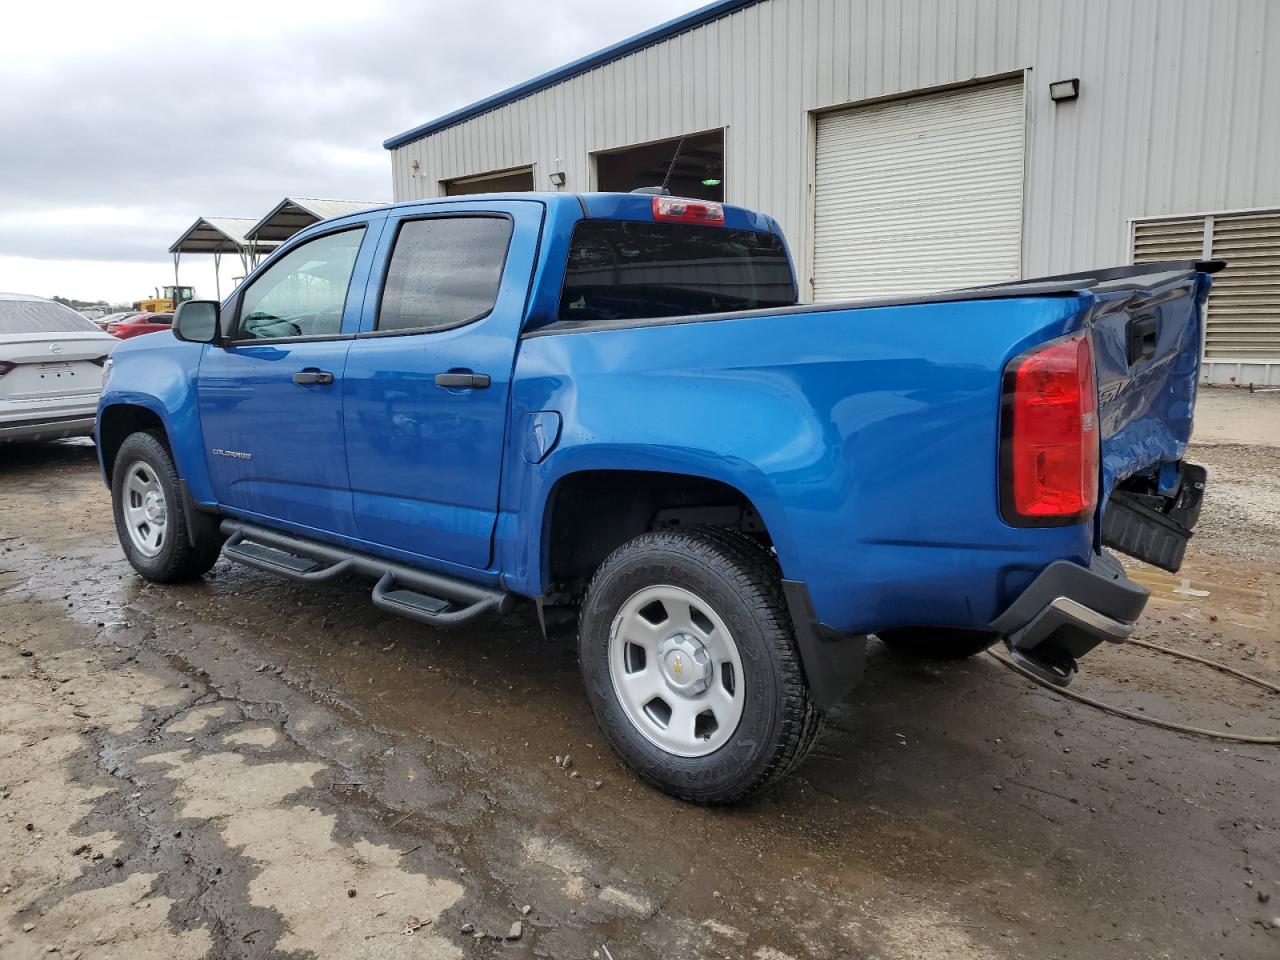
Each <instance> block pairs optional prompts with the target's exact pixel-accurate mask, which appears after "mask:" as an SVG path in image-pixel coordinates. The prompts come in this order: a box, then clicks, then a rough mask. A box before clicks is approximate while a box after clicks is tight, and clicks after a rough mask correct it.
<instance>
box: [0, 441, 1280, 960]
mask: <svg viewBox="0 0 1280 960" xmlns="http://www.w3.org/2000/svg"><path fill="white" fill-rule="evenodd" d="M1195 457H1196V458H1199V459H1201V460H1202V461H1203V462H1205V463H1206V464H1207V465H1208V466H1209V468H1210V471H1211V486H1210V493H1209V497H1208V500H1207V506H1206V510H1205V514H1204V520H1203V526H1202V529H1201V532H1200V534H1199V535H1198V536H1197V537H1196V539H1195V540H1194V541H1193V542H1192V545H1191V548H1190V550H1189V553H1188V562H1187V564H1186V567H1185V569H1184V571H1183V572H1182V573H1180V574H1179V575H1177V576H1172V575H1166V574H1163V573H1160V572H1159V571H1153V570H1151V569H1150V568H1146V567H1143V566H1142V565H1140V564H1133V565H1132V573H1133V575H1134V576H1136V577H1139V578H1140V579H1142V580H1143V581H1144V582H1146V583H1148V584H1149V585H1150V586H1151V588H1152V590H1153V594H1154V595H1153V599H1152V602H1151V604H1150V606H1149V608H1148V616H1147V618H1146V619H1145V620H1144V621H1143V624H1142V626H1141V628H1140V631H1139V636H1140V637H1142V638H1144V639H1149V640H1154V641H1156V642H1161V643H1166V644H1170V645H1174V646H1176V647H1179V648H1180V649H1185V650H1188V651H1191V652H1195V653H1198V654H1201V655H1204V656H1208V657H1210V658H1212V659H1215V660H1219V661H1221V662H1223V663H1228V664H1231V665H1233V666H1237V667H1239V668H1240V669H1244V670H1247V671H1250V672H1253V673H1257V674H1260V675H1263V676H1267V677H1269V678H1271V679H1272V680H1280V636H1278V630H1277V626H1276V624H1277V598H1280V553H1277V547H1278V544H1280V536H1277V532H1278V531H1277V528H1276V527H1277V517H1280V486H1278V485H1277V477H1280V470H1278V469H1277V467H1278V466H1280V452H1278V451H1277V450H1276V449H1266V448H1257V447H1241V446H1230V445H1228V446H1221V445H1219V446H1211V447H1201V448H1198V449H1197V450H1196V451H1195ZM369 588H370V584H369V583H367V582H364V581H361V580H359V579H353V580H348V581H344V582H341V583H336V584H329V585H322V586H314V587H309V586H300V585H295V584H292V583H287V582H283V581H280V580H277V579H274V578H271V577H269V576H267V575H263V574H259V573H255V572H253V571H250V570H247V569H244V568H240V567H235V566H233V565H231V564H229V563H227V562H225V561H220V562H219V564H218V565H217V567H215V569H214V571H213V572H212V574H211V575H210V576H209V577H207V578H206V579H204V580H203V581H201V582H200V583H198V584H193V585H187V586H182V587H173V588H159V587H153V586H150V585H147V584H145V583H144V582H142V581H141V580H139V579H138V578H137V577H136V576H135V575H134V574H133V573H132V572H131V570H130V569H129V568H128V566H127V564H125V562H124V560H123V559H122V557H121V554H120V551H119V548H118V546H117V545H116V542H115V536H114V531H113V529H112V524H111V520H110V512H109V505H108V501H107V496H106V492H105V490H104V489H103V487H102V485H101V483H100V480H99V478H98V476H97V473H96V468H95V464H94V456H93V450H92V447H90V446H88V445H86V444H83V443H74V442H70V443H59V444H50V445H45V446H38V447H23V448H0V957H4V958H5V960H11V958H13V960H16V958H34V957H37V956H39V957H47V956H50V955H53V956H59V955H61V956H65V957H75V956H83V957H85V958H96V957H121V958H129V960H152V958H185V957H191V958H195V957H210V958H227V957H246V958H247V957H267V956H283V955H288V956H291V957H304V956H317V957H326V958H329V957H341V958H345V957H378V958H386V957H399V956H405V957H410V956H412V957H427V958H445V957H448V958H461V957H468V956H497V955H512V956H517V955H519V956H539V957H552V958H587V957H592V956H596V955H598V956H601V957H613V958H616V960H638V958H659V957H666V958H670V957H681V958H683V957H709V958H713V957H724V958H753V960H804V958H815V960H818V958H821V960H830V958H835V957H867V958H883V960H898V958H901V960H906V958H921V960H959V958H965V960H969V958H1023V957H1028V956H1036V957H1046V958H1047V957H1060V958H1083V960H1110V958H1115V960H1132V958H1145V957H1160V958H1184V957H1185V958H1196V960H1202V958H1207V957H1230V958H1255V957H1256V958H1263V957H1266V958H1274V957H1276V956H1280V888H1278V884H1280V805H1278V804H1277V803H1276V798H1277V797H1278V796H1280V767H1278V766H1277V761H1278V760H1280V752H1278V751H1277V749H1276V748H1273V747H1256V746H1243V745H1238V744H1231V743H1225V742H1220V741H1215V740H1208V739H1201V738H1196V737H1190V736H1183V735H1179V734H1174V733H1169V732H1165V731H1162V730H1158V729H1155V728H1152V727H1149V726H1145V725H1141V724H1135V723H1133V722H1130V721H1127V720H1124V719H1121V718H1118V717H1113V716H1108V715H1105V714H1102V713H1099V712H1097V711H1095V710H1092V709H1089V708H1087V707H1084V706H1081V705H1079V704H1075V703H1072V702H1069V701H1067V700H1064V699H1063V698H1061V697H1059V696H1056V695H1055V694H1053V693H1052V692H1049V691H1046V690H1044V689H1041V688H1039V687H1036V686H1033V685H1030V684H1028V683H1027V682H1026V681H1024V680H1023V679H1022V678H1020V677H1018V676H1017V675H1015V674H1013V673H1012V672H1010V671H1008V670H1006V669H1004V668H1003V667H1001V666H1000V665H999V664H998V663H996V662H995V660H994V659H993V658H991V657H987V656H979V657H976V658H974V659H973V660H970V661H968V662H965V663H962V664H956V665H944V666H939V665H928V664H921V663H913V662H908V661H903V660H898V659H896V658H894V657H892V656H890V655H889V654H888V653H887V652H886V651H885V650H884V649H883V648H881V647H880V645H879V644H873V645H872V648H871V650H870V651H869V658H868V660H869V662H868V674H867V678H866V681H865V682H864V683H863V685H862V686H861V687H860V688H858V689H857V690H856V691H854V693H853V694H852V695H851V696H850V697H849V698H848V700H847V701H846V702H845V703H844V704H842V705H841V706H840V707H838V708H837V709H836V710H835V711H834V712H833V715H832V717H831V722H830V724H829V726H828V729H827V731H826V733H825V734H824V736H823V738H822V739H821V740H820V742H819V744H818V747H817V748H816V750H815V751H814V753H813V755H812V756H811V757H810V759H809V760H808V762H807V763H805V764H804V765H803V766H802V767H801V769H800V770H799V772H798V775H796V776H794V777H793V778H791V779H790V780H789V781H787V782H786V783H785V784H784V785H782V786H781V787H780V788H779V789H778V790H777V791H776V792H774V793H772V794H770V795H768V796H766V797H763V798H761V799H759V800H758V801H756V802H754V803H752V804H749V805H747V806H744V807H740V808H736V809H728V810H704V809H699V808H694V807H690V806H687V805H683V804H680V803H676V802H674V801H671V800H668V799H667V798H665V797H663V796H661V795H659V794H657V793H654V792H653V791H651V790H648V789H646V788H645V787H643V786H641V785H640V784H638V783H637V782H636V781H635V780H634V778H632V777H631V776H630V774H628V772H627V771H626V770H625V769H623V768H622V767H621V766H620V765H619V764H618V763H617V762H616V760H615V759H614V758H613V757H612V755H611V754H609V753H608V751H607V750H605V749H604V747H603V740H602V738H601V736H600V735H599V734H598V732H597V731H596V728H595V727H594V725H593V723H592V720H591V716H590V712H589V709H588V707H587V704H586V700H585V697H584V696H583V693H582V690H581V688H580V685H579V680H578V675H577V664H576V662H575V655H574V651H573V648H572V645H571V644H549V643H546V642H544V641H543V640H542V639H541V637H540V635H539V634H538V631H537V629H536V623H535V621H534V619H533V618H532V617H531V616H529V615H528V614H527V612H526V613H521V614H519V615H517V616H515V617H512V618H509V619H508V620H506V621H503V622H501V623H497V624H493V625H491V626H488V627H485V628H483V629H475V630H469V631H464V632H462V633H437V632H433V631H431V630H428V629H426V628H424V627H422V626H420V625H417V624H414V623H411V622H408V621H404V620H399V619H395V618H391V617H387V616H384V615H382V614H380V613H379V612H378V611H376V610H375V609H374V608H373V607H372V606H371V605H370V604H369V602H368V591H369ZM1075 689H1079V690H1080V691H1081V692H1084V693H1087V694H1089V695H1092V696H1097V697H1100V698H1103V699H1106V700H1108V701H1111V702H1115V703H1118V704H1121V705H1124V706H1128V707H1130V708H1132V709H1140V710H1142V711H1144V712H1146V713H1148V714H1150V715H1152V716H1160V717H1166V718H1169V719H1173V720H1180V721H1183V722H1188V723H1195V724H1198V725H1203V726H1213V727H1223V726H1224V725H1226V724H1230V725H1231V727H1230V729H1232V730H1235V731H1239V732H1242V733H1271V734H1274V733H1280V697H1277V696H1274V695H1268V694H1265V693H1262V692H1261V691H1257V690H1255V689H1253V688H1250V687H1248V686H1246V685H1244V684H1241V683H1240V682H1239V681H1236V680H1234V679H1232V678H1230V677H1226V676H1224V675H1221V674H1218V673H1216V672H1213V671H1209V670H1206V669H1203V668H1198V667H1195V666H1194V665H1189V664H1184V663H1180V662H1177V661H1174V660H1171V659H1170V658H1167V657H1163V656H1160V655H1157V654H1152V653H1151V652H1149V651H1145V650H1142V649H1139V648H1135V647H1113V648H1106V649H1101V650H1099V651H1098V652H1096V653H1095V654H1094V655H1091V656H1090V657H1089V658H1088V660H1086V661H1085V663H1084V669H1083V673H1082V675H1081V677H1080V678H1079V679H1078V681H1077V686H1076V688H1075ZM556 756H559V757H560V758H561V763H560V764H556V763H555V762H554V758H555V757H556ZM565 757H572V763H571V764H568V763H566V762H565V761H564V758H565ZM51 948H52V949H53V950H54V952H53V953H52V954H50V952H49V951H50V950H51Z"/></svg>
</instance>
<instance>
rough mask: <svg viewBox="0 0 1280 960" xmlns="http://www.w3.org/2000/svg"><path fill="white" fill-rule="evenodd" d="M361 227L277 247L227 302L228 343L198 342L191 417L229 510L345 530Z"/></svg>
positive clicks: (364, 241) (348, 532)
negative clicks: (345, 413) (346, 397)
mask: <svg viewBox="0 0 1280 960" xmlns="http://www.w3.org/2000/svg"><path fill="white" fill-rule="evenodd" d="M375 226H376V224H375ZM371 232H374V231H371V229H370V225H369V224H365V223H360V224H357V225H355V226H351V227H347V228H345V229H339V230H336V231H334V232H332V233H327V234H324V235H322V236H320V237H317V238H314V239H311V240H307V241H305V242H303V243H301V244H299V245H297V246H295V247H293V248H292V249H291V250H290V251H289V252H287V253H285V254H283V255H281V256H279V257H277V258H275V259H274V262H273V263H271V264H270V265H268V267H267V268H266V269H265V270H264V271H262V272H261V273H260V274H259V275H258V276H256V277H254V278H253V279H251V280H250V281H249V284H248V285H247V286H246V287H245V288H244V289H243V290H242V291H240V292H239V293H238V294H237V295H236V296H235V297H234V298H233V299H232V300H231V302H230V303H229V305H228V310H227V311H226V313H227V316H226V320H225V322H227V323H229V325H230V329H231V331H232V332H231V340H230V342H228V343H227V344H225V345H215V346H209V347H206V348H205V351H206V352H205V355H204V358H203V359H202V361H201V364H200V373H199V379H198V387H197V393H198V397H199V401H198V402H199V404H200V422H201V426H202V428H203V430H204V441H205V446H206V448H207V456H208V459H209V472H210V475H211V479H212V481H213V487H214V491H215V493H216V495H217V497H218V501H219V503H221V504H222V505H223V506H224V507H225V508H226V509H227V510H228V512H230V513H232V514H235V515H239V516H245V517H249V518H255V517H256V518H261V519H264V520H267V521H271V522H275V523H277V524H279V523H284V524H286V525H289V526H292V527H296V528H303V529H304V530H305V531H317V532H328V533H335V534H339V535H343V536H354V535H355V523H354V520H353V517H352V512H351V485H350V482H349V480H348V477H347V464H346V456H345V451H344V440H343V422H342V377H343V373H344V371H345V369H346V363H347V352H348V351H349V350H350V348H351V344H352V342H353V337H354V334H355V330H356V328H357V326H358V324H359V318H360V305H361V301H362V299H363V297H362V284H359V283H358V284H356V285H355V286H356V287H357V288H360V290H361V292H360V293H351V290H352V286H353V285H352V282H351V281H352V276H353V274H354V275H360V274H361V273H363V274H367V273H368V269H369V263H370V261H371V259H372V255H373V248H374V246H375V245H376V241H377V237H376V236H372V237H370V236H367V235H368V234H370V233H371ZM362 248H363V249H364V250H365V253H364V256H363V257H362V256H361V250H362ZM348 299H350V300H351V303H350V305H348Z"/></svg>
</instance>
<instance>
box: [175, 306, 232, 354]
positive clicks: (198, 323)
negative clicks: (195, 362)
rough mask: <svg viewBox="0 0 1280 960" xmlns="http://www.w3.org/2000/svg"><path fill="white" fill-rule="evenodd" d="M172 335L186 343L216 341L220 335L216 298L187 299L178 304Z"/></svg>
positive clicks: (219, 315) (220, 325)
mask: <svg viewBox="0 0 1280 960" xmlns="http://www.w3.org/2000/svg"><path fill="white" fill-rule="evenodd" d="M173 335H174V336H175V337H177V338H178V339H179V340H186V341H187V342H188V343H216V342H217V341H218V340H219V339H220V338H221V336H222V323H221V306H220V305H219V303H218V301H217V300H187V301H185V302H183V303H180V304H178V312H177V313H176V314H175V315H174V317H173Z"/></svg>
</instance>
